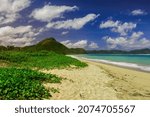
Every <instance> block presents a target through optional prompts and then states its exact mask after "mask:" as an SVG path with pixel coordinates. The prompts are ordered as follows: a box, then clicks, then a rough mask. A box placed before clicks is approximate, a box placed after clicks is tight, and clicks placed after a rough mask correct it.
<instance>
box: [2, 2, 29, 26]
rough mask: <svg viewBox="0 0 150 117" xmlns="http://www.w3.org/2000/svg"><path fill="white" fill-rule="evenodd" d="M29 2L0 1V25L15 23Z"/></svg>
mask: <svg viewBox="0 0 150 117" xmlns="http://www.w3.org/2000/svg"><path fill="white" fill-rule="evenodd" d="M30 3H31V0H0V24H7V23H12V22H14V21H16V20H17V19H18V18H19V17H20V14H19V12H20V11H22V10H23V9H25V8H27V7H28V6H29V5H30Z"/></svg>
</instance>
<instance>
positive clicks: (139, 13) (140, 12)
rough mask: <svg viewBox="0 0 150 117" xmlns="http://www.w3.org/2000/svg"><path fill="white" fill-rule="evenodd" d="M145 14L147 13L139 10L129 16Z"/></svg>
mask: <svg viewBox="0 0 150 117" xmlns="http://www.w3.org/2000/svg"><path fill="white" fill-rule="evenodd" d="M146 14H147V12H145V11H144V10H141V9H136V10H133V11H132V12H131V15H133V16H137V15H146Z"/></svg>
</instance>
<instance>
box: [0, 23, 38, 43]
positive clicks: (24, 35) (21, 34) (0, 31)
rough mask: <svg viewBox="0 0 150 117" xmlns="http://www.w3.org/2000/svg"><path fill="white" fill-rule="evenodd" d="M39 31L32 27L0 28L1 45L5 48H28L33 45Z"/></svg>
mask: <svg viewBox="0 0 150 117" xmlns="http://www.w3.org/2000/svg"><path fill="white" fill-rule="evenodd" d="M37 35H38V31H37V30H36V29H34V28H33V27H32V26H31V25H28V26H19V27H12V26H5V27H1V28H0V45H3V46H10V45H11V46H27V45H31V44H32V42H33V40H34V39H35V36H37Z"/></svg>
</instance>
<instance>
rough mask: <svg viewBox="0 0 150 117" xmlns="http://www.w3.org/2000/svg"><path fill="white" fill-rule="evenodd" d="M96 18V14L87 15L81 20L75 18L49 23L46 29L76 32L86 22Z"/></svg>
mask: <svg viewBox="0 0 150 117" xmlns="http://www.w3.org/2000/svg"><path fill="white" fill-rule="evenodd" d="M98 16H99V15H96V14H88V15H86V16H85V17H82V18H75V19H71V20H66V21H57V22H50V23H48V24H47V26H46V27H47V28H53V29H76V30H78V29H81V28H82V27H83V26H84V25H85V24H87V23H88V22H90V21H93V20H94V19H95V18H97V17H98Z"/></svg>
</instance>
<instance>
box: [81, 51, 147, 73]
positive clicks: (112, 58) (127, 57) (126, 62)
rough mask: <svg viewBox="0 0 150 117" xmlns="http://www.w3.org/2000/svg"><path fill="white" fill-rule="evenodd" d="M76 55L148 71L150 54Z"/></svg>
mask: <svg viewBox="0 0 150 117" xmlns="http://www.w3.org/2000/svg"><path fill="white" fill-rule="evenodd" d="M78 57H82V58H86V59H90V60H92V61H97V62H98V61H99V62H104V63H109V64H114V65H118V66H124V67H131V68H136V69H140V70H143V71H149V72H150V54H82V55H78Z"/></svg>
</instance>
